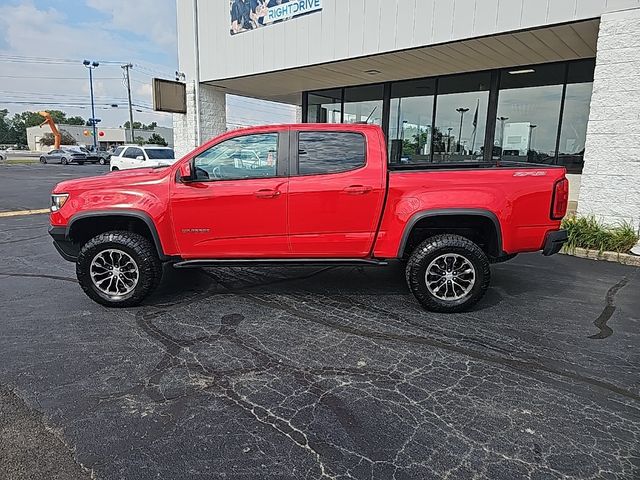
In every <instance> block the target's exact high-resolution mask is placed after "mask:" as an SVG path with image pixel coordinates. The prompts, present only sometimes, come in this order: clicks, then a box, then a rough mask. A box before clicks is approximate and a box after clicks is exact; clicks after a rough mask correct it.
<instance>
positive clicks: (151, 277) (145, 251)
mask: <svg viewBox="0 0 640 480" xmlns="http://www.w3.org/2000/svg"><path fill="white" fill-rule="evenodd" d="M108 249H119V250H122V251H124V252H125V253H127V254H128V255H129V256H131V258H132V259H133V260H134V261H135V263H136V265H137V267H138V272H139V279H138V283H137V285H136V286H135V288H134V289H133V291H132V292H131V293H129V294H128V295H126V296H123V297H122V298H119V299H117V300H115V299H112V298H109V297H108V296H106V295H105V294H104V293H103V292H101V291H100V290H98V288H97V287H96V286H95V285H94V283H93V281H92V280H91V275H90V273H89V268H90V266H91V262H92V260H93V259H94V257H95V256H96V255H98V254H99V253H100V252H102V251H103V250H108ZM76 276H77V278H78V282H79V283H80V287H82V290H84V293H86V294H87V296H89V298H91V299H92V300H94V301H95V302H97V303H99V304H101V305H104V306H106V307H132V306H135V305H138V304H139V303H140V302H142V300H144V298H145V297H147V296H148V295H149V294H150V293H151V292H152V291H153V290H155V289H156V287H157V286H158V285H159V284H160V281H161V280H162V262H160V259H159V258H158V253H157V252H156V249H155V247H154V245H153V243H151V242H150V241H149V240H148V239H146V238H145V237H143V236H142V235H139V234H137V233H133V232H128V231H113V232H107V233H102V234H100V235H98V236H96V237H93V238H92V239H91V240H89V241H88V242H87V243H85V244H84V246H83V247H82V248H81V249H80V254H79V255H78V260H77V261H76Z"/></svg>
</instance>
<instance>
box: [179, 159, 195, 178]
mask: <svg viewBox="0 0 640 480" xmlns="http://www.w3.org/2000/svg"><path fill="white" fill-rule="evenodd" d="M179 171H180V181H182V182H190V181H192V180H193V173H192V171H191V162H185V163H182V164H181V165H180V170H179Z"/></svg>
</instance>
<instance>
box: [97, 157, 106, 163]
mask: <svg viewBox="0 0 640 480" xmlns="http://www.w3.org/2000/svg"><path fill="white" fill-rule="evenodd" d="M98 163H99V164H100V165H104V164H105V163H107V161H106V160H105V159H104V158H101V159H100V160H98Z"/></svg>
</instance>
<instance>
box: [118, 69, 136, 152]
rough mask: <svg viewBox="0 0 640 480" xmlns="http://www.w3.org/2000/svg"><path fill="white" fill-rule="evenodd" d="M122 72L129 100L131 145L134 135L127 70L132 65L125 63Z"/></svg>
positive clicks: (129, 80) (129, 81) (129, 82)
mask: <svg viewBox="0 0 640 480" xmlns="http://www.w3.org/2000/svg"><path fill="white" fill-rule="evenodd" d="M121 68H122V69H123V70H124V76H125V78H126V80H127V96H128V98H129V130H130V132H131V143H134V142H135V136H134V135H135V133H134V130H133V106H132V105H131V79H130V78H129V69H130V68H133V64H131V63H127V64H126V65H122V67H121Z"/></svg>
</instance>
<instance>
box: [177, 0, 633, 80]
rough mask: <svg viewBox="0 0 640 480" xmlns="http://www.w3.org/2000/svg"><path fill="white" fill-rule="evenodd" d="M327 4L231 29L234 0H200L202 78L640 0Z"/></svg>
mask: <svg viewBox="0 0 640 480" xmlns="http://www.w3.org/2000/svg"><path fill="white" fill-rule="evenodd" d="M192 4H193V2H192V0H177V5H178V38H179V56H180V66H181V67H180V68H181V69H182V70H184V71H185V73H187V75H190V74H192V72H193V61H192V59H190V58H189V57H191V58H192V57H193V33H192V31H191V26H190V19H191V8H192ZM323 5H324V7H323V10H322V11H321V12H318V13H312V14H310V15H307V16H304V17H299V18H297V19H293V20H289V21H286V22H282V23H279V24H275V25H271V26H267V27H263V28H261V29H259V30H257V31H252V32H246V33H242V34H239V35H234V36H231V35H230V34H229V27H230V14H229V3H228V0H200V1H199V12H200V46H201V52H202V55H201V57H202V62H201V78H202V79H203V81H211V80H219V79H224V78H233V77H238V76H247V75H252V74H256V73H264V72H269V71H274V70H279V69H283V68H289V67H297V66H305V65H314V64H318V63H326V62H333V61H336V60H344V59H348V58H352V57H360V56H365V55H370V54H376V53H383V52H391V51H394V50H400V49H406V48H412V47H420V46H426V45H430V44H433V43H445V42H451V41H456V40H463V39H467V38H472V37H477V36H487V35H493V34H499V33H505V32H509V31H513V30H521V29H526V28H532V27H539V26H544V25H547V24H555V23H565V22H571V21H575V20H581V19H587V18H594V17H597V16H599V15H601V14H602V13H603V12H604V11H612V10H618V9H626V8H633V7H638V6H640V0H323Z"/></svg>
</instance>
